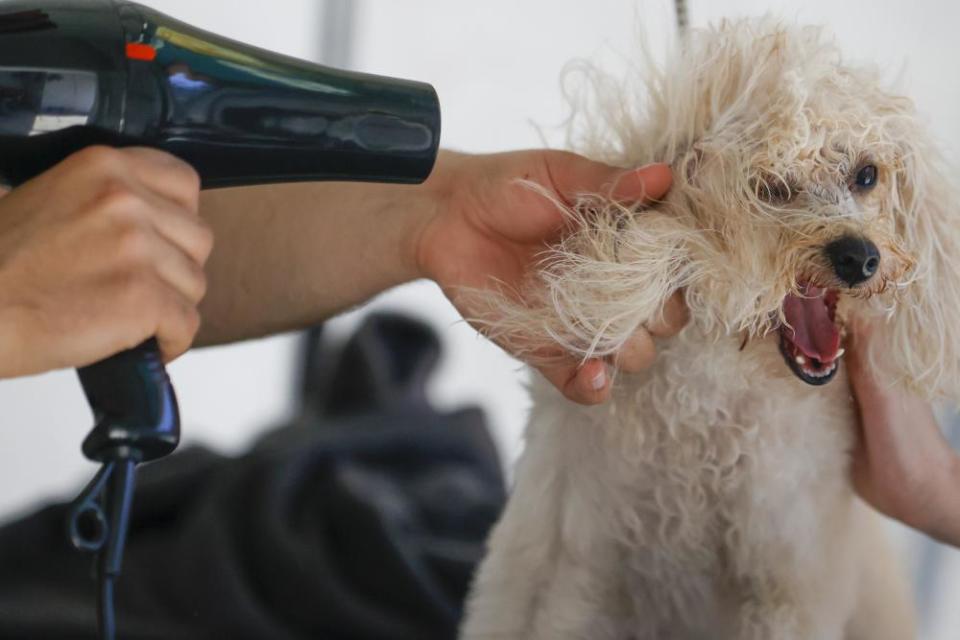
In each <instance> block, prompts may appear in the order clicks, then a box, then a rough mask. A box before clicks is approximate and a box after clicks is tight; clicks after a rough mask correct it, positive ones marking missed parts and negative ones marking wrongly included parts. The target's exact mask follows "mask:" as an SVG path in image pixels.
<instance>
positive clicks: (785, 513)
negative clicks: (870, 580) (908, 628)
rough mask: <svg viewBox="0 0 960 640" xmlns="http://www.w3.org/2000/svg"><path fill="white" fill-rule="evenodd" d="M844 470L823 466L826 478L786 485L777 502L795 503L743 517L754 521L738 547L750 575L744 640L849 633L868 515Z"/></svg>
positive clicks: (819, 639) (744, 588)
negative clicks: (863, 520)
mask: <svg viewBox="0 0 960 640" xmlns="http://www.w3.org/2000/svg"><path fill="white" fill-rule="evenodd" d="M837 466H838V467H839V468H840V469H841V470H842V469H843V466H842V465H837ZM840 473H842V471H837V472H836V474H833V473H832V472H831V471H829V470H828V471H823V472H821V473H819V474H818V478H819V479H820V480H821V481H822V482H821V483H819V484H817V483H814V484H811V485H808V486H805V487H802V490H800V491H797V492H795V493H792V494H791V493H789V492H787V491H786V490H784V491H783V492H782V494H781V495H778V496H777V497H776V500H777V501H778V502H780V503H781V504H783V505H788V504H789V507H788V508H779V509H775V510H769V511H766V509H764V510H761V509H749V510H748V512H747V513H748V514H749V512H750V511H752V516H751V515H744V516H743V517H742V518H741V519H740V520H739V521H738V522H740V523H747V524H746V525H745V526H743V525H741V528H740V530H739V535H740V539H741V541H742V542H743V544H742V545H741V546H740V547H739V548H738V549H732V550H731V553H733V554H734V555H733V557H732V564H733V569H734V575H736V574H740V575H742V576H743V578H741V579H740V580H738V585H737V586H738V590H739V592H740V594H741V608H740V616H739V617H740V630H739V633H738V634H737V636H736V637H737V638H738V640H761V639H762V640H810V639H813V638H816V640H843V638H844V637H845V631H846V627H847V624H848V622H849V620H850V617H851V616H852V614H853V610H854V608H855V605H856V599H857V582H858V579H859V578H858V570H859V562H858V547H859V545H860V543H861V542H860V540H859V533H860V531H861V527H860V519H861V516H862V514H861V513H860V512H859V505H858V504H857V503H856V502H855V498H854V497H853V495H852V493H851V491H850V489H849V485H848V484H846V481H845V479H844V478H843V477H842V476H840V475H839V474H840ZM771 485H772V483H771V484H768V487H767V488H768V489H770V488H771ZM777 493H778V494H780V493H781V492H780V491H778V492H777ZM788 500H789V502H788ZM766 508H769V507H766Z"/></svg>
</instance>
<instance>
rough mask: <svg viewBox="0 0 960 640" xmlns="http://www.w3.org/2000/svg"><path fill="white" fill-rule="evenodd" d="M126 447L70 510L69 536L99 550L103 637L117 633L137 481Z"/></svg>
mask: <svg viewBox="0 0 960 640" xmlns="http://www.w3.org/2000/svg"><path fill="white" fill-rule="evenodd" d="M136 454H137V452H136V451H130V450H126V451H124V452H123V454H122V455H121V454H119V453H118V455H117V458H118V459H117V460H116V461H108V462H105V463H104V464H103V466H102V467H101V468H100V471H99V472H97V475H96V476H95V477H94V478H93V480H92V481H91V482H90V484H88V485H87V487H86V488H85V489H84V490H83V493H81V494H80V496H79V497H78V498H77V499H76V500H75V501H74V503H73V506H72V507H71V508H70V511H69V517H70V521H69V526H70V539H71V541H72V542H73V546H74V547H76V548H77V549H80V550H82V551H95V552H97V583H98V589H97V625H98V627H99V629H100V639H101V640H114V638H115V637H116V634H117V623H116V610H115V606H114V586H115V583H116V580H117V578H118V577H119V576H120V570H121V568H122V563H123V548H124V546H125V544H126V541H127V530H128V528H129V525H130V512H131V510H132V506H133V492H134V487H135V480H136V465H137V463H136V461H135V460H134V459H131V458H130V457H127V456H134V455H136Z"/></svg>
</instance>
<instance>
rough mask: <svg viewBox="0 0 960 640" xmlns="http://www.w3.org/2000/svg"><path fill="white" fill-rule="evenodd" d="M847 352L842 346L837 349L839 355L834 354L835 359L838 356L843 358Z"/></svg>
mask: <svg viewBox="0 0 960 640" xmlns="http://www.w3.org/2000/svg"><path fill="white" fill-rule="evenodd" d="M846 352H847V350H846V349H843V348H841V349H840V350H839V351H837V355H836V356H834V358H833V359H834V360H836V359H837V358H842V357H843V354H845V353H846Z"/></svg>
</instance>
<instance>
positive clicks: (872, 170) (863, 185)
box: [853, 164, 877, 190]
mask: <svg viewBox="0 0 960 640" xmlns="http://www.w3.org/2000/svg"><path fill="white" fill-rule="evenodd" d="M853 182H854V184H855V185H856V186H857V188H858V189H863V190H867V189H872V188H874V187H875V186H876V185H877V166H876V165H873V164H865V165H863V166H862V167H860V170H859V171H857V177H856V178H855V179H854V181H853Z"/></svg>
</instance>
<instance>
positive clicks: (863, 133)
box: [501, 19, 960, 396]
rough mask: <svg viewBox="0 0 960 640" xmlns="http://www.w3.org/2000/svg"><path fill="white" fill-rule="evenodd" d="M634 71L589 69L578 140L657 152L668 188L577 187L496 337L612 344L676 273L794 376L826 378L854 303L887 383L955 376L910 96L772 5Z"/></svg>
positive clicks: (944, 246)
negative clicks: (637, 197)
mask: <svg viewBox="0 0 960 640" xmlns="http://www.w3.org/2000/svg"><path fill="white" fill-rule="evenodd" d="M643 75H644V89H643V93H642V94H640V95H626V96H625V95H623V93H622V89H620V88H619V87H616V86H615V83H611V82H605V81H603V79H602V78H601V77H599V76H597V74H596V73H595V72H591V76H590V79H591V82H590V87H591V88H593V89H594V91H593V96H594V99H593V101H592V102H591V104H590V105H588V108H586V109H584V115H585V116H586V117H584V118H579V119H578V120H575V122H579V123H580V124H579V126H578V127H576V128H575V129H574V135H573V138H572V142H573V146H575V147H576V148H578V149H579V150H580V151H583V152H584V153H586V154H588V155H592V156H594V157H597V158H599V159H603V160H605V161H607V162H610V163H611V164H618V165H620V166H639V165H642V164H645V163H647V162H651V161H665V162H669V163H670V164H671V165H672V166H673V168H674V177H675V182H674V186H673V189H672V190H671V192H670V194H669V195H668V196H667V198H666V199H665V201H664V202H662V203H658V204H656V205H655V206H654V207H653V208H650V209H645V210H638V209H637V208H630V207H623V206H620V205H618V204H616V203H612V202H610V201H609V199H606V198H603V197H602V196H600V197H597V196H593V197H585V198H584V199H583V201H582V202H581V203H580V204H579V206H577V207H575V209H574V210H573V211H571V215H574V216H575V217H576V219H577V222H578V224H579V228H580V230H579V231H578V232H577V233H574V234H573V235H571V236H570V237H569V238H567V239H566V240H564V241H563V243H562V244H561V245H560V246H558V247H555V248H553V249H552V250H551V252H550V256H549V259H548V260H547V261H546V262H545V266H544V269H543V271H542V273H541V274H540V275H541V278H540V280H539V283H538V284H537V287H539V288H540V290H541V291H542V293H541V294H535V295H534V297H535V298H537V297H538V296H539V297H538V299H535V300H533V304H532V305H531V307H532V308H531V307H528V308H527V309H526V310H525V311H524V312H523V313H522V314H519V315H517V316H516V317H515V318H514V324H513V326H512V327H511V326H507V325H509V322H510V321H509V319H508V321H507V323H506V325H505V326H504V327H501V328H503V332H502V333H501V335H503V334H504V333H507V334H508V333H510V331H511V330H513V329H515V330H516V331H515V332H516V333H517V334H518V335H519V334H523V333H526V334H528V335H526V336H522V337H521V339H522V340H529V339H530V337H531V336H530V335H529V334H531V333H534V332H537V331H540V330H541V329H540V328H543V329H545V333H547V334H548V335H549V336H550V338H551V339H552V340H555V341H560V342H561V343H562V344H563V345H564V346H565V347H567V348H568V349H572V350H575V351H579V352H581V353H583V354H584V355H585V356H586V355H598V354H600V355H602V354H613V353H615V352H616V351H617V349H618V348H619V347H620V345H622V344H623V343H624V341H625V340H626V339H627V338H628V337H629V335H630V334H631V333H632V332H633V331H634V330H635V329H636V328H637V325H638V324H640V323H642V322H643V321H644V320H649V319H650V318H651V317H652V316H655V315H656V313H657V312H658V311H659V310H660V305H662V303H663V301H664V300H665V299H666V298H667V297H668V296H669V295H670V294H671V293H673V292H674V291H676V290H678V289H683V290H684V291H685V295H686V300H687V303H688V306H689V307H690V308H691V312H692V314H691V315H692V317H693V318H694V321H695V322H697V323H698V324H700V325H701V327H702V328H703V329H705V330H706V331H707V332H708V333H712V334H714V335H721V336H728V337H730V338H732V339H756V338H763V339H765V340H768V341H769V342H770V343H771V345H772V348H777V347H779V349H780V351H781V353H782V354H783V357H784V360H785V361H786V364H785V366H786V367H789V369H790V370H791V371H792V372H793V373H794V374H795V375H796V376H797V377H798V378H800V379H801V380H803V381H804V382H807V383H809V384H824V383H827V382H829V381H830V380H831V378H832V377H833V375H834V373H835V372H836V370H837V365H838V362H839V361H840V358H841V357H842V354H843V349H844V347H843V344H844V335H845V328H844V326H845V324H846V323H848V322H849V321H850V320H852V319H854V318H856V317H857V316H863V317H867V316H869V317H871V318H873V319H875V320H876V321H877V322H878V324H879V328H878V333H879V334H880V335H879V336H878V339H877V340H875V341H874V342H875V344H876V345H877V348H879V349H880V350H882V351H883V354H882V355H883V358H875V359H874V361H875V363H876V366H883V367H885V369H886V370H885V374H886V375H888V376H889V377H890V379H891V380H895V381H897V382H904V383H906V384H907V385H908V386H911V387H913V388H914V389H915V390H917V391H920V392H922V393H924V394H925V395H931V396H932V395H934V394H936V393H938V392H944V391H946V392H948V393H951V394H954V393H955V392H956V391H957V390H958V389H960V330H958V329H957V328H955V325H957V320H958V318H960V277H958V276H957V275H956V273H955V271H954V264H955V261H960V242H958V238H960V216H958V215H957V214H956V213H955V212H954V211H953V210H951V207H953V206H954V204H955V202H956V201H955V200H954V199H953V195H952V194H953V193H954V190H953V188H952V186H951V185H950V183H949V181H948V180H947V179H945V177H944V176H945V172H944V170H943V169H942V166H941V161H940V156H939V154H938V152H937V150H936V146H935V145H934V144H932V143H931V142H930V140H929V137H928V133H927V132H926V130H925V126H924V124H923V123H922V122H921V120H920V119H919V117H918V116H917V115H916V113H915V111H914V108H913V106H912V104H911V102H910V101H909V100H907V99H905V98H902V97H898V96H896V95H894V94H892V93H889V92H888V91H886V90H885V89H884V88H883V86H882V83H881V82H880V78H879V77H878V75H877V74H876V73H874V72H873V71H871V70H869V69H865V68H858V67H852V66H846V65H844V63H843V61H842V60H841V56H840V54H839V53H838V51H837V49H836V47H835V46H834V45H833V44H832V43H831V42H830V41H829V39H827V38H826V37H825V36H824V34H823V32H822V30H819V29H811V28H798V27H790V26H785V25H783V24H781V23H777V22H775V21H773V20H769V19H765V20H760V21H741V22H733V23H724V24H721V25H720V26H718V27H715V28H712V29H708V30H704V31H695V32H692V33H691V34H690V38H689V40H688V41H686V42H684V43H682V46H681V47H680V48H679V52H678V54H677V55H676V56H674V57H673V58H672V59H671V60H670V61H669V62H668V64H667V65H666V67H665V68H662V69H661V70H659V71H653V72H650V73H646V74H643ZM531 327H534V328H533V329H531Z"/></svg>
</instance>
